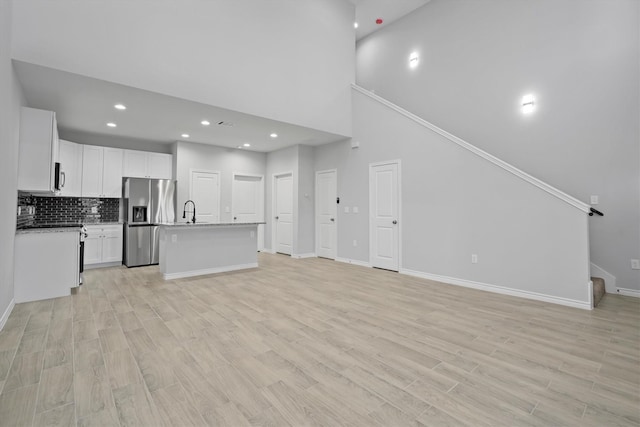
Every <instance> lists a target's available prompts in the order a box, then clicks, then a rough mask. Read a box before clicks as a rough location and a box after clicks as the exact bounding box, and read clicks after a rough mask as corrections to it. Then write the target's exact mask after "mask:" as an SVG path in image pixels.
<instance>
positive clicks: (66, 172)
mask: <svg viewBox="0 0 640 427" xmlns="http://www.w3.org/2000/svg"><path fill="white" fill-rule="evenodd" d="M58 158H59V160H60V174H61V178H60V179H61V183H60V195H61V196H64V197H80V196H82V145H81V144H76V143H75V142H71V141H65V140H63V139H61V140H60V150H59V155H58Z"/></svg>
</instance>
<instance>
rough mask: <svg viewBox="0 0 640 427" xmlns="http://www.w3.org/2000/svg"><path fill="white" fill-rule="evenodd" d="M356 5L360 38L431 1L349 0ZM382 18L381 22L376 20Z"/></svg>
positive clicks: (358, 38)
mask: <svg viewBox="0 0 640 427" xmlns="http://www.w3.org/2000/svg"><path fill="white" fill-rule="evenodd" d="M347 1H349V2H351V3H353V4H354V5H355V7H356V22H357V23H358V28H357V29H356V39H357V40H360V39H361V38H364V37H366V36H368V35H369V34H371V33H373V32H374V31H377V30H379V29H380V28H383V27H385V26H386V25H389V24H390V23H392V22H394V21H396V20H398V19H400V18H402V17H403V16H405V15H407V14H409V13H411V12H413V11H414V10H416V9H417V8H419V7H422V6H424V5H425V4H427V3H429V1H430V0H347ZM377 19H382V23H381V24H377V23H376V20H377Z"/></svg>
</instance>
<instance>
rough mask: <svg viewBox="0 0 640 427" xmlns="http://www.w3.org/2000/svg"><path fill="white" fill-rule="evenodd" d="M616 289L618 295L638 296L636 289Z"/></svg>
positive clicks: (639, 291) (638, 292)
mask: <svg viewBox="0 0 640 427" xmlns="http://www.w3.org/2000/svg"><path fill="white" fill-rule="evenodd" d="M617 291H618V292H617V293H619V294H620V295H625V296H628V297H635V298H640V290H638V289H628V288H617Z"/></svg>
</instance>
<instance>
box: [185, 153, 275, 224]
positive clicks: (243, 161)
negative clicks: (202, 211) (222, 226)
mask: <svg viewBox="0 0 640 427" xmlns="http://www.w3.org/2000/svg"><path fill="white" fill-rule="evenodd" d="M174 148H175V153H174V164H175V166H174V170H175V173H176V179H177V180H178V197H177V207H178V212H177V213H178V215H176V217H177V221H180V222H182V221H183V219H182V215H181V214H180V213H181V212H182V207H183V206H184V203H185V202H186V201H187V200H189V183H190V182H191V172H190V171H191V169H197V170H205V171H217V172H220V222H233V221H232V216H231V212H225V207H227V206H228V207H229V208H231V198H232V192H231V188H232V184H233V173H234V172H236V173H237V172H243V173H249V174H255V175H264V174H265V164H266V154H265V153H257V152H253V151H243V150H236V149H232V148H223V147H216V146H213V145H206V144H195V143H192V142H182V141H178V142H176V143H175V145H174ZM184 221H186V220H184Z"/></svg>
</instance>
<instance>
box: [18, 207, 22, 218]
mask: <svg viewBox="0 0 640 427" xmlns="http://www.w3.org/2000/svg"><path fill="white" fill-rule="evenodd" d="M20 214H22V206H18V216H20Z"/></svg>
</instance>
